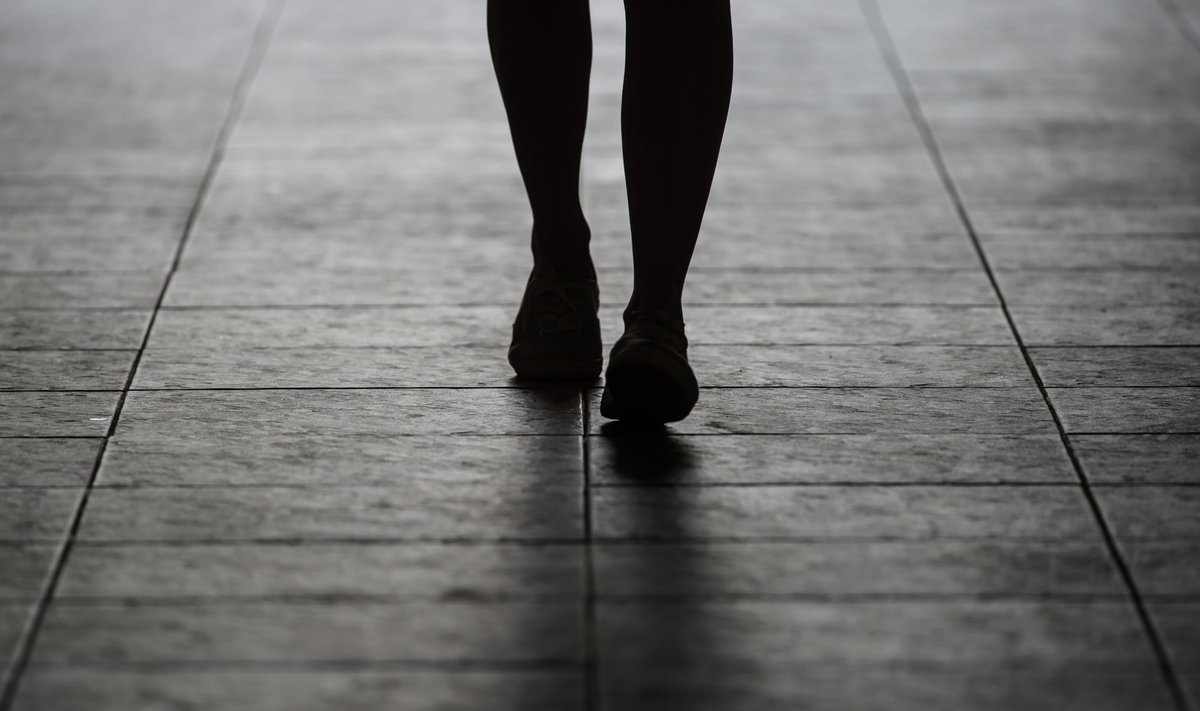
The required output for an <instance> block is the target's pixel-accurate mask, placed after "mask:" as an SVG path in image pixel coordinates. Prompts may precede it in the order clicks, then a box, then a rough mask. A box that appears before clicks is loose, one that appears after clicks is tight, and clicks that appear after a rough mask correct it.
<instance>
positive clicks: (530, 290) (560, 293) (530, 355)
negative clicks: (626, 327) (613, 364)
mask: <svg viewBox="0 0 1200 711" xmlns="http://www.w3.org/2000/svg"><path fill="white" fill-rule="evenodd" d="M599 309H600V287H599V286H598V285H597V284H596V280H595V279H594V278H593V279H579V280H574V281H567V280H563V279H560V278H559V276H558V274H557V272H556V271H555V270H554V268H553V267H550V266H541V265H539V266H535V267H534V269H533V274H531V275H530V276H529V283H528V284H527V285H526V286H525V297H524V298H523V299H521V308H520V310H519V311H517V319H516V321H514V322H513V338H512V345H511V346H509V348H508V362H509V364H511V365H512V367H513V370H515V371H516V372H517V376H518V377H521V378H536V379H552V378H553V379H576V380H584V379H587V380H591V379H595V378H596V377H598V376H599V375H600V368H601V366H602V365H603V362H604V352H603V346H602V345H601V343H600V319H599V318H598V316H597V312H598V311H599Z"/></svg>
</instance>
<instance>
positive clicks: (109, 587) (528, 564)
mask: <svg viewBox="0 0 1200 711" xmlns="http://www.w3.org/2000/svg"><path fill="white" fill-rule="evenodd" d="M2 554H3V549H0V555H2ZM583 582H584V563H583V550H582V548H580V547H579V546H576V545H538V546H516V545H491V544H489V545H428V544H405V545H345V544H306V545H303V546H294V545H212V544H206V545H200V546H190V545H136V546H100V547H95V546H89V545H77V546H76V547H75V549H74V550H73V551H72V555H71V559H70V561H69V565H68V566H67V568H66V569H65V571H64V573H63V577H62V579H61V580H60V582H59V586H58V590H57V595H58V597H59V598H69V599H77V598H105V597H123V598H195V597H212V596H222V597H229V596H235V597H248V596H253V597H280V598H294V597H300V596H305V597H314V598H316V597H323V598H328V597H343V596H344V597H355V596H362V597H381V598H382V597H386V598H392V597H397V598H421V599H440V600H479V601H482V600H494V599H513V598H579V599H582V597H583Z"/></svg>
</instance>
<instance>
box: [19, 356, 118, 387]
mask: <svg viewBox="0 0 1200 711" xmlns="http://www.w3.org/2000/svg"><path fill="white" fill-rule="evenodd" d="M136 354H137V351H133V350H126V351H83V350H79V351H4V350H0V390H120V389H121V388H123V387H125V381H126V379H128V377H129V370H130V368H132V367H133V358H134V356H135V355H136Z"/></svg>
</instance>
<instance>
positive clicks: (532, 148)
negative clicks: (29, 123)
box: [487, 0, 592, 277]
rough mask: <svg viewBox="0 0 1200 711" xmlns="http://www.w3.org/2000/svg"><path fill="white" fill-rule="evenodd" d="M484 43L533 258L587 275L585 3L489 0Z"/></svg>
mask: <svg viewBox="0 0 1200 711" xmlns="http://www.w3.org/2000/svg"><path fill="white" fill-rule="evenodd" d="M487 12H488V18H487V19H488V40H489V42H490V45H491V50H492V64H493V65H494V66H495V68H496V78H497V80H498V81H499V84H500V94H501V96H502V97H503V98H504V108H505V111H506V112H507V114H508V123H509V128H510V129H511V131H512V138H513V145H514V147H515V148H516V152H517V163H518V164H519V165H520V168H521V177H522V178H523V179H524V181H525V189H526V191H527V192H528V194H529V203H530V206H531V207H532V209H533V254H534V261H535V262H537V263H542V264H549V265H552V266H553V267H556V268H557V269H558V271H559V272H562V273H564V274H569V275H573V276H579V277H592V267H591V260H590V258H589V257H588V242H589V238H590V232H589V230H588V225H587V221H586V220H585V219H584V216H583V210H582V208H581V206H580V204H579V162H580V153H581V151H582V150H583V132H584V128H585V126H586V124H587V103H588V77H589V74H590V72H591V66H592V29H591V18H590V15H589V12H588V2H587V0H488V9H487Z"/></svg>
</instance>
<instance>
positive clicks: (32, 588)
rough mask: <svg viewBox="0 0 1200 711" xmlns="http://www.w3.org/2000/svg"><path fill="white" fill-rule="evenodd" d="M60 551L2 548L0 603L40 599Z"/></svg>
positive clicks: (52, 548)
mask: <svg viewBox="0 0 1200 711" xmlns="http://www.w3.org/2000/svg"><path fill="white" fill-rule="evenodd" d="M57 551H58V547H57V546H52V545H23V544H16V545H0V569H3V570H4V577H3V578H0V600H13V599H19V600H30V601H33V600H37V599H38V598H39V596H40V595H41V592H42V586H43V585H45V583H46V579H47V578H48V577H49V575H50V570H51V568H52V567H53V565H54V557H55V554H56V553H57Z"/></svg>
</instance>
